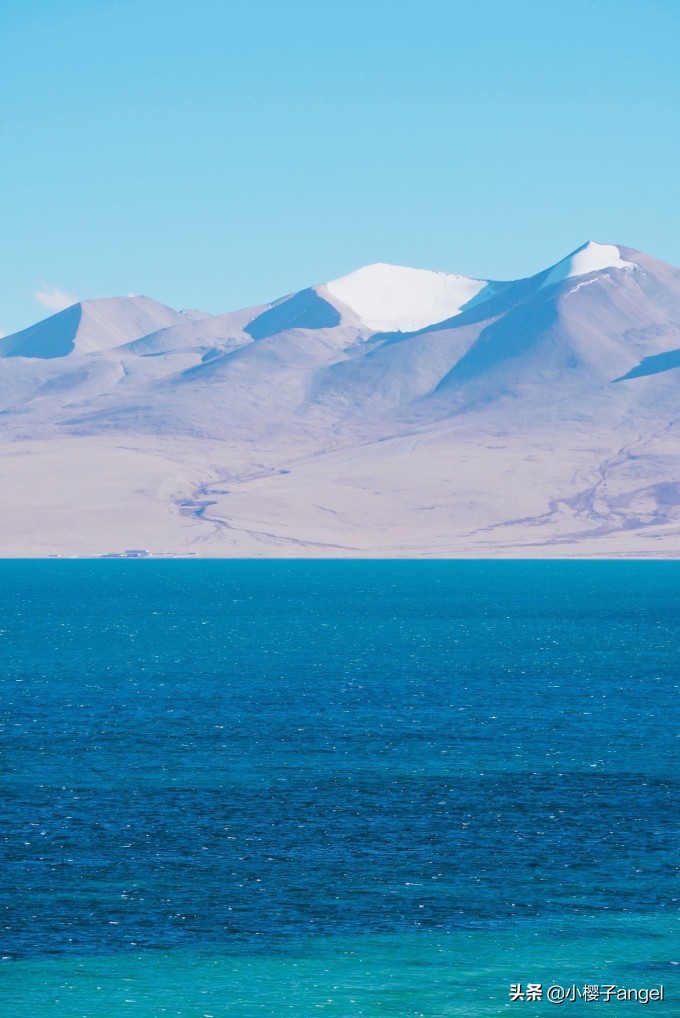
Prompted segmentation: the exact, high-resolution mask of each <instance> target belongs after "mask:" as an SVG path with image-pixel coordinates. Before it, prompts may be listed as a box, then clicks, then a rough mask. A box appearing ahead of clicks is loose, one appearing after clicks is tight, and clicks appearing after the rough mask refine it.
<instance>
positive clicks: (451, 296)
mask: <svg viewBox="0 0 680 1018" xmlns="http://www.w3.org/2000/svg"><path fill="white" fill-rule="evenodd" d="M486 285H487V282H486V280H481V279H468V278H467V277H466V276H456V275H453V274H451V273H448V272H431V271H429V270H427V269H409V268H405V267H404V266H401V265H387V264H385V263H383V262H377V263H376V264H374V265H366V266H365V267H364V268H362V269H357V271H356V272H351V273H350V274H349V275H348V276H342V277H341V278H340V279H333V280H331V281H330V282H329V283H326V284H325V286H320V287H318V288H317V290H319V291H324V290H325V291H326V293H328V294H329V295H330V296H331V297H334V298H335V299H336V300H338V301H341V303H342V304H344V305H346V306H347V307H349V308H351V310H352V311H354V312H355V314H357V315H358V316H359V318H360V319H361V320H362V322H363V324H364V325H366V326H368V328H370V329H374V330H377V331H381V332H411V331H415V330H416V329H422V328H424V327H425V326H426V325H435V324H436V323H437V322H443V321H445V320H446V319H447V318H452V317H453V316H454V315H457V314H459V313H460V311H461V309H462V308H463V307H464V305H465V304H467V303H468V302H469V301H471V300H472V298H473V297H475V296H476V295H477V294H478V293H479V292H480V291H481V290H483V289H484V287H486Z"/></svg>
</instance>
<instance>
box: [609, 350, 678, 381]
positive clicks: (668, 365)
mask: <svg viewBox="0 0 680 1018" xmlns="http://www.w3.org/2000/svg"><path fill="white" fill-rule="evenodd" d="M672 368H680V350H668V351H667V352H666V353H657V354H653V355H652V356H651V357H645V358H643V360H641V361H640V363H639V364H638V365H637V367H635V368H632V369H631V370H630V371H629V372H627V374H625V375H621V377H620V378H615V379H614V381H615V382H627V381H628V380H629V379H631V378H644V376H645V375H658V374H660V373H661V372H662V371H670V370H671V369H672Z"/></svg>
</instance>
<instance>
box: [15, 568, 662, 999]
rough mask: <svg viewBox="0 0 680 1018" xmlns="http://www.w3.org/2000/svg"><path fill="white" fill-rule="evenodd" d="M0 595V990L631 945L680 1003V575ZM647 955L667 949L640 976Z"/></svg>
mask: <svg viewBox="0 0 680 1018" xmlns="http://www.w3.org/2000/svg"><path fill="white" fill-rule="evenodd" d="M0 583H1V585H2V620H1V624H0V630H1V631H0V652H1V654H2V657H1V661H2V667H1V675H0V680H1V682H2V690H1V692H2V695H1V697H0V721H1V725H2V787H3V812H2V841H1V844H2V849H3V855H4V861H3V865H2V867H1V868H0V885H1V886H0V893H1V896H2V913H1V922H0V925H1V932H2V945H1V950H0V953H2V954H3V955H4V956H5V962H6V963H7V964H9V965H10V967H11V965H13V964H16V965H18V966H21V965H24V966H26V965H28V966H29V968H30V966H31V965H38V964H39V965H42V964H43V963H45V964H46V963H47V962H48V961H49V964H50V965H55V966H57V968H56V969H54V971H55V972H60V971H61V972H67V971H68V966H69V964H75V959H78V964H79V965H81V966H82V965H83V964H90V963H89V962H87V959H97V958H99V959H100V960H101V963H104V962H105V961H106V960H107V959H111V958H114V959H119V963H120V964H123V963H124V962H120V959H121V958H122V959H125V958H126V957H127V958H128V959H129V961H128V962H127V963H126V964H130V965H133V967H134V964H137V961H136V960H138V959H142V961H140V962H139V964H146V963H147V961H148V959H149V958H151V955H150V954H149V952H152V951H153V952H165V953H166V954H165V955H164V956H168V957H172V956H173V952H180V953H181V952H182V951H185V952H190V953H192V952H193V955H194V956H198V955H200V954H201V952H208V954H209V955H210V956H211V957H220V956H228V957H229V958H231V959H234V958H241V959H251V960H252V959H253V958H266V959H273V958H285V957H287V956H291V955H293V954H300V953H301V952H302V954H304V951H305V947H304V945H305V944H308V945H312V946H311V948H310V950H312V951H313V950H314V948H313V944H314V943H315V942H316V943H317V944H324V945H333V944H334V945H339V944H344V945H347V944H353V945H356V944H357V943H363V944H365V945H369V944H374V943H375V944H377V943H380V944H384V942H385V941H384V938H388V940H389V942H390V943H393V944H397V945H398V944H401V945H407V944H411V943H412V942H413V939H412V938H413V937H414V936H415V935H418V936H419V937H420V938H421V939H420V941H418V943H421V944H423V943H425V941H424V940H423V939H422V938H424V937H429V936H436V937H444V938H445V937H452V938H455V937H460V938H468V939H466V940H465V941H464V942H465V944H468V945H469V944H472V943H473V941H474V943H475V944H479V945H483V944H484V943H485V940H484V938H485V937H487V938H488V941H489V943H491V942H492V941H493V942H494V943H495V942H496V941H495V940H494V938H498V937H503V936H508V937H513V936H516V937H517V939H518V940H521V939H522V937H526V936H527V935H528V933H527V931H532V935H536V931H537V930H542V931H543V933H542V934H541V942H542V943H544V942H545V939H546V937H548V932H547V931H550V937H553V938H555V937H557V940H558V941H559V940H560V931H563V932H564V936H563V940H564V942H565V943H566V942H567V939H568V941H569V943H573V940H574V937H575V933H574V931H575V930H576V931H578V932H577V934H576V936H577V937H578V938H579V939H580V940H581V941H582V944H581V951H582V953H583V951H585V952H586V953H587V947H586V948H584V947H583V942H587V940H588V938H589V937H591V938H597V937H602V936H605V938H606V937H610V939H609V941H608V944H609V946H611V944H612V943H613V942H614V941H617V938H618V941H617V942H619V943H620V942H622V939H623V940H626V938H628V939H629V940H630V939H631V937H632V938H633V939H634V940H635V946H634V948H633V949H631V951H630V952H629V955H628V956H627V962H626V964H628V966H629V967H630V966H632V968H631V969H630V971H631V972H633V971H637V973H638V983H640V979H639V973H640V966H642V970H643V971H646V972H647V973H648V974H649V976H650V978H649V980H648V982H650V985H651V977H652V975H653V974H657V975H658V972H666V970H667V971H668V973H670V975H671V976H675V974H676V972H677V970H673V969H671V968H670V966H671V963H672V962H673V961H674V960H677V946H676V948H675V951H676V955H675V958H674V957H672V948H671V944H670V941H669V936H670V934H671V932H672V926H673V922H674V918H675V916H677V900H678V889H677V863H678V844H679V843H680V836H679V832H678V826H679V825H678V813H679V809H680V807H679V806H678V803H679V802H680V798H679V796H678V784H679V776H680V771H679V768H678V761H679V752H678V750H679V739H678V736H679V734H680V724H679V720H680V719H679V713H680V712H679V710H678V706H679V700H678V690H679V688H680V677H679V673H680V667H679V656H678V648H679V646H680V640H679V637H680V632H679V620H680V611H679V609H680V565H678V564H675V563H620V562H619V563H607V562H589V563H588V562H578V563H575V562H574V563H559V562H558V563H518V562H500V563H479V562H477V563H474V562H399V563H397V562H261V561H260V562H183V561H175V562H116V561H114V562H110V561H109V562H75V561H74V562H4V563H1V564H0ZM669 924H670V925H669ZM643 930H644V934H643V933H641V931H643ZM607 931H609V932H607ZM639 937H642V939H643V941H644V943H646V942H647V941H649V940H650V938H651V939H652V940H654V938H655V937H656V940H657V941H658V940H659V939H660V940H662V941H663V944H661V943H656V944H655V947H656V949H657V951H656V954H654V956H653V957H652V956H651V955H650V957H649V958H648V959H647V962H645V957H646V956H645V955H642V956H641V955H640V951H641V948H640V941H639ZM315 938H316V939H315ZM381 938H383V939H382V940H381ZM470 938H472V939H470ZM565 938H567V939H565ZM636 938H637V939H636ZM447 942H448V943H453V942H454V941H453V940H450V941H447ZM456 942H457V941H456ZM461 943H463V941H462V940H461ZM329 949H330V948H329ZM347 950H349V948H348V949H347ZM353 950H354V949H352V951H350V953H352V952H353ZM366 950H369V948H368V947H367V948H366ZM392 950H393V951H394V959H395V965H397V964H398V965H403V964H405V963H406V962H405V954H406V953H407V952H406V948H405V947H404V950H403V951H402V952H401V953H399V952H397V951H396V950H395V949H392ZM414 950H415V949H414ZM545 950H546V951H547V958H548V959H550V951H549V950H548V949H545ZM475 951H477V953H479V951H480V948H475ZM555 951H557V948H555ZM604 953H605V955H606V953H607V951H605V952H604ZM610 953H611V952H610ZM60 959H61V960H60ZM83 959H85V962H83ZM145 959H146V960H145ZM494 963H495V962H494V959H493V958H491V957H480V958H479V967H480V971H481V970H484V971H485V972H487V973H490V972H491V973H492V970H493V965H494ZM98 964H99V963H98ZM386 964H387V963H386ZM621 964H623V962H622V963H621ZM58 966H62V968H61V969H59V968H58ZM635 966H637V969H635ZM645 966H646V967H645ZM454 967H455V966H454ZM388 968H389V965H388ZM624 968H625V965H624ZM5 971H7V970H5ZM16 971H17V972H19V971H20V969H17V970H16ZM27 971H28V969H26V968H24V969H21V973H22V975H21V979H22V980H23V981H24V990H23V991H22V994H21V995H20V998H19V997H18V996H16V995H17V994H18V990H17V986H18V983H17V981H16V979H15V980H14V981H12V979H10V980H9V983H8V984H6V986H8V987H9V989H6V992H7V993H8V994H9V997H8V998H7V999H8V1000H10V1001H14V1007H15V1011H14V1013H16V1014H19V1013H20V1012H19V1010H16V1007H17V1003H16V1001H17V1000H18V999H25V979H26V972H27ZM31 971H34V970H31ZM41 971H42V970H41ZM324 971H326V970H324ZM604 974H605V975H606V973H604ZM17 978H18V977H17ZM41 978H42V977H41ZM45 978H47V977H45ZM50 978H51V977H50ZM55 978H56V977H55ZM309 978H311V977H309V976H308V980H309ZM366 978H368V977H366ZM381 978H382V979H383V981H384V980H385V979H386V978H387V977H386V976H385V974H384V972H383V974H382V976H381ZM424 978H425V979H426V980H427V978H428V977H427V975H425V976H424ZM489 978H491V976H489ZM518 978H519V977H518ZM631 978H632V976H631ZM658 981H659V980H658V979H657V982H658ZM41 985H42V984H41ZM230 985H231V984H230ZM185 989H186V987H185ZM303 989H304V987H303ZM360 990H361V988H359V990H358V991H357V992H360ZM503 991H505V984H503V987H502V988H501V991H499V992H500V994H501V996H500V997H499V998H498V999H501V998H502V992H503ZM0 992H1V991H0ZM150 992H151V991H149V993H150ZM229 992H232V991H230V990H229V989H225V990H224V993H229ZM252 992H253V993H255V992H256V991H255V990H253V991H252ZM268 992H272V993H274V998H272V999H275V995H276V989H275V988H274V989H273V990H271V988H270V991H268ZM281 992H283V991H281ZM291 992H292V991H286V993H287V996H286V1002H287V1007H288V1010H287V1012H286V1013H291V1010H290V1008H291V1007H292V1006H293V1005H291V1004H290V1003H289V999H290V998H289V994H290V993H291ZM300 992H302V990H301V991H300ZM447 992H449V991H447ZM187 993H188V994H189V996H187V1000H186V1007H187V1010H186V1011H185V1010H182V1008H181V1007H180V1006H179V1005H178V1006H177V1007H176V1008H175V1010H174V1011H172V1010H171V1011H170V1012H168V1013H176V1014H185V1013H186V1014H187V1015H190V1014H193V1013H194V1011H193V1010H191V1007H192V1006H193V1004H194V1003H195V1002H193V1003H192V999H191V997H190V994H191V988H190V987H189V989H188V990H187ZM13 995H14V996H13ZM444 998H445V994H444V995H443V996H442V1000H444ZM45 999H46V1001H47V1003H45V1002H43V1004H42V1005H41V1006H42V1008H43V1009H45V1008H47V1009H48V1010H49V1008H50V1007H51V1008H52V1011H51V1013H53V1014H55V1015H62V1014H64V1015H66V1014H68V1015H71V1014H74V1015H75V1014H78V1015H80V1014H83V1015H86V1014H89V1013H90V1012H89V1011H88V1010H87V1006H86V1005H84V1004H78V1005H76V1004H74V1005H73V1008H72V1010H68V1007H66V1006H65V1005H64V1004H61V1003H56V1004H55V1003H54V1000H56V999H57V998H54V999H53V998H49V1000H48V999H47V998H45ZM154 999H155V998H154ZM149 1000H150V1001H151V998H149ZM50 1001H51V1003H50ZM175 1003H176V1001H175ZM251 1004H252V999H251ZM270 1005H271V1006H272V1007H273V1008H274V1010H273V1011H272V1013H276V1011H275V1007H274V1004H272V1003H271V1001H270ZM282 1005H283V1001H282ZM69 1006H70V1005H69ZM110 1006H111V1007H113V1005H110ZM148 1006H149V1008H150V1010H148V1011H143V1012H142V1011H140V1012H139V1013H144V1014H147V1013H148V1014H156V1013H159V1014H160V1013H164V1012H163V1009H162V1008H161V1009H159V1006H158V1004H157V1003H156V1004H155V1005H154V1004H153V1002H151V1003H149V1005H148ZM248 1006H251V1005H250V1004H248V1005H246V1004H244V1009H242V1010H240V1011H238V1013H239V1014H244V1015H245V1014H250V1013H251V1012H250V1011H248V1010H247V1007H248ZM252 1006H254V1005H252ZM263 1006H264V1005H263ZM268 1006H269V1005H268ZM307 1006H311V1004H308V1005H304V1007H303V1005H302V1004H300V1009H299V1012H298V1013H299V1014H301V1015H302V1014H305V1013H307V1012H306V1010H305V1007H307ZM343 1006H345V1005H343ZM452 1006H453V1005H452ZM154 1007H155V1010H154ZM293 1007H294V1006H293ZM400 1007H402V1011H401V1012H399V1013H404V1014H411V1013H413V1014H416V1013H419V1012H417V1010H414V1008H415V1007H416V1004H415V1003H412V1004H403V1003H402V1005H400ZM409 1007H410V1008H411V1010H409ZM435 1007H438V1008H439V1010H436V1009H435V1010H432V1009H431V1010H430V1011H429V1012H428V1013H429V1014H442V1015H443V1014H463V1013H468V1012H467V1011H463V1010H453V1009H450V1010H446V1007H445V1005H444V1004H442V1003H440V1004H436V1005H434V1004H433V1005H431V1008H435ZM79 1008H80V1010H79ZM366 1008H367V1009H366V1010H357V1009H356V1008H355V1009H354V1010H352V1009H351V1008H349V1005H346V1010H342V1008H340V1010H337V1011H333V1012H332V1013H333V1014H336V1013H337V1014H345V1013H350V1012H351V1013H357V1014H364V1013H366V1014H369V1013H370V1014H373V1013H374V1012H373V1011H371V1010H370V1007H369V1005H368V1004H366ZM8 1013H9V1012H8ZM27 1013H28V1012H27ZM92 1013H93V1014H103V1013H108V1012H105V1009H103V1010H102V1009H100V1010H99V1011H93V1012H92ZM112 1013H115V1011H112ZM196 1013H203V1012H198V1011H197V1012H196ZM229 1013H230V1014H231V1013H234V1012H232V1011H229ZM253 1013H262V1012H261V1011H257V1012H255V1011H253ZM267 1013H268V1012H267ZM292 1013H296V1012H295V1010H293V1012H292ZM375 1013H385V1014H395V1013H397V1012H395V1011H393V1010H390V1009H389V1008H388V1009H387V1010H385V1011H380V1012H378V1011H376V1012H375ZM471 1013H479V1014H482V1013H484V1014H486V1013H487V1012H486V1011H483V1010H482V1009H481V1008H479V1007H478V1008H477V1010H476V1012H474V1011H473V1012H471ZM488 1013H500V1012H497V1011H493V1010H492V1011H489V1012H488Z"/></svg>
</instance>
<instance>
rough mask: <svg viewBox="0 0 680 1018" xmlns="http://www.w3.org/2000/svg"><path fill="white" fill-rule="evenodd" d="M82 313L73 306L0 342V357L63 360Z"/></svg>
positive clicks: (76, 306) (79, 307) (71, 347)
mask: <svg viewBox="0 0 680 1018" xmlns="http://www.w3.org/2000/svg"><path fill="white" fill-rule="evenodd" d="M82 313H83V310H82V306H81V305H80V304H74V305H73V306H72V307H70V308H66V309H65V310H64V311H60V312H59V313H58V314H56V315H52V317H51V318H47V319H45V320H44V321H42V322H38V323H37V325H31V326H30V327H29V328H28V329H24V330H23V332H16V333H15V334H14V335H13V336H8V337H7V339H2V340H0V357H39V358H41V359H42V360H51V359H52V358H54V357H66V355H67V354H69V353H71V351H72V350H73V348H74V345H75V337H76V334H77V332H78V326H79V325H80V319H81V317H82Z"/></svg>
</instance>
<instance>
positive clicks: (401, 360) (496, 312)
mask: <svg viewBox="0 0 680 1018" xmlns="http://www.w3.org/2000/svg"><path fill="white" fill-rule="evenodd" d="M678 367H680V270H678V269H676V268H673V267H672V266H669V265H666V264H664V263H663V262H659V261H657V260H655V259H653V258H650V257H649V256H647V255H644V254H642V253H641V252H638V251H635V250H632V249H630V248H626V247H618V246H615V245H611V244H599V243H595V242H593V241H590V242H588V243H587V244H584V245H583V246H582V247H580V248H578V249H577V250H576V251H574V252H572V253H571V254H569V255H567V257H566V258H563V259H562V260H561V261H559V262H557V263H556V264H555V265H552V266H549V267H547V268H545V269H543V270H541V271H540V272H538V273H536V274H535V275H533V276H531V277H528V278H525V279H520V280H505V281H502V280H476V279H468V278H466V277H464V276H459V275H454V274H451V273H442V272H430V271H425V270H421V269H409V268H405V267H401V266H392V265H385V264H375V265H369V266H366V267H364V268H362V269H359V270H357V271H356V272H353V273H350V274H349V275H347V276H344V277H341V278H339V279H335V280H331V281H329V282H327V283H322V284H315V285H312V286H309V287H306V288H305V289H302V290H300V291H299V292H297V293H294V294H289V295H287V296H285V297H282V298H279V299H277V300H274V301H272V302H271V303H270V304H265V305H260V306H257V307H253V308H246V309H242V310H239V311H234V312H228V313H225V314H222V315H208V314H206V313H205V312H199V311H184V312H182V311H175V310H173V309H172V308H168V307H166V306H164V305H162V304H158V303H157V302H155V301H153V300H151V299H150V298H147V297H123V298H107V299H102V300H92V301H83V302H82V303H81V304H77V305H74V306H73V307H72V308H67V309H66V310H65V311H62V312H60V313H59V314H57V315H53V316H52V317H51V318H48V319H47V320H46V321H43V322H39V323H38V324H37V325H34V326H31V327H30V328H28V329H25V330H23V331H22V332H20V333H16V334H15V335H14V336H8V337H5V338H4V339H2V340H0V422H1V424H2V430H3V444H2V455H3V469H4V476H5V484H4V488H3V504H2V509H1V510H0V520H1V522H2V535H3V536H2V539H1V542H2V547H1V548H0V552H1V553H2V554H3V555H44V554H86V555H100V554H107V553H108V554H122V553H125V550H126V549H134V548H137V549H138V548H148V549H149V550H150V552H152V553H154V554H170V555H177V554H198V555H217V556H230V555H264V556H275V555H293V556H297V555H331V556H335V555H345V556H353V555H357V556H365V555H378V556H389V555H405V556H458V557H460V556H492V557H493V556H499V555H501V556H511V557H518V556H519V557H522V556H542V557H560V556H562V557H563V556H593V555H596V556H614V557H618V556H630V555H635V556H643V557H659V556H669V555H674V554H676V553H677V552H678V551H679V550H680V463H679V462H678V444H677V438H676V431H677V428H678V423H677V422H678V419H679V417H680V415H679V414H678V410H677V406H678V389H679V384H680V375H679V374H678V372H677V370H676V369H677V368H678Z"/></svg>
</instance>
